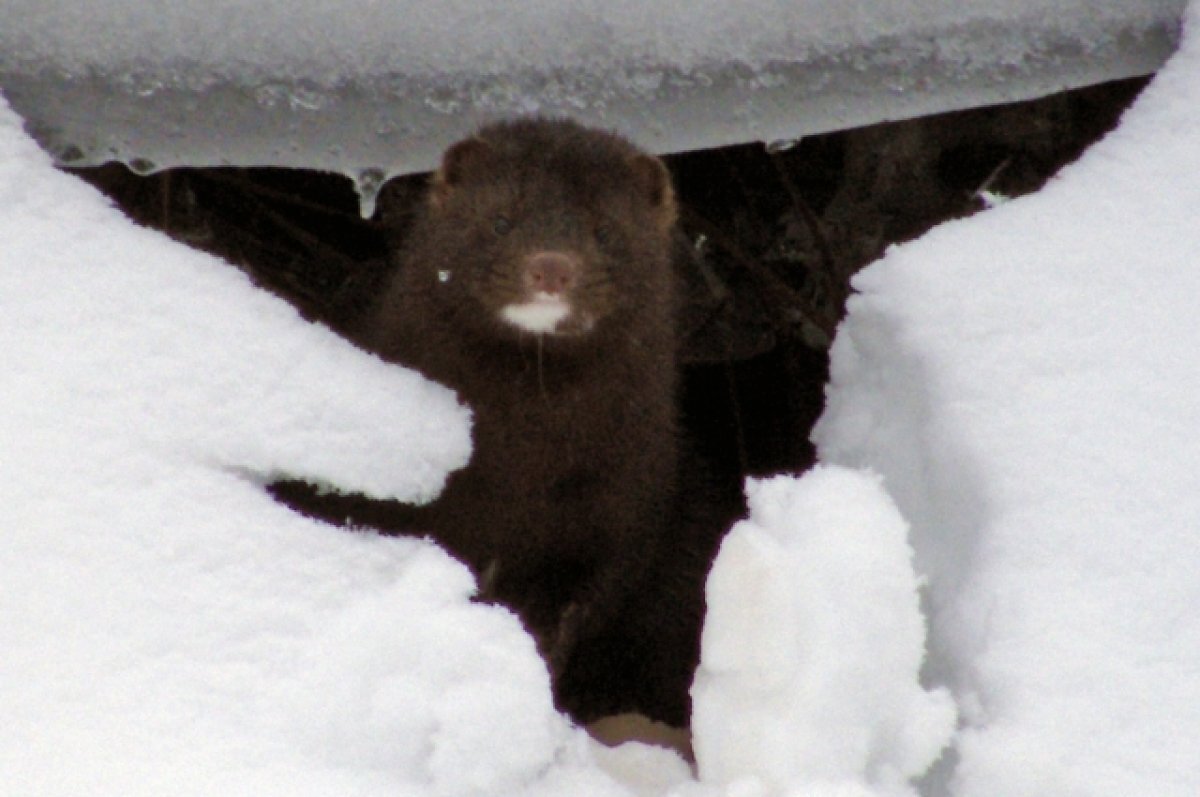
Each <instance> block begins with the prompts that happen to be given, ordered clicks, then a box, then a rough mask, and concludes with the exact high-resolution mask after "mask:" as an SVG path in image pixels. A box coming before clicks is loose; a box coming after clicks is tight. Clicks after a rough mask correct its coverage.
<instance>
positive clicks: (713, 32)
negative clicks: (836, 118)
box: [0, 0, 1181, 87]
mask: <svg viewBox="0 0 1200 797" xmlns="http://www.w3.org/2000/svg"><path fill="white" fill-rule="evenodd" d="M1164 9H1174V10H1175V12H1176V13H1178V11H1179V10H1180V9H1181V6H1180V4H1178V3H1162V2H1157V3H1156V2H1146V1H1145V0H1142V1H1141V2H1132V3H1131V2H1128V0H1126V2H1113V0H1107V2H1095V0H1020V1H1017V2H1008V3H999V4H998V3H996V2H994V0H966V2H963V1H962V0H892V1H891V2H886V3H884V2H879V0H803V1H802V2H791V3H780V2H772V1H771V0H754V1H753V2H750V3H739V4H730V3H728V2H724V1H723V0H697V2H688V3H680V2H653V3H646V2H638V0H573V1H572V2H562V0H527V1H526V2H522V3H515V4H511V5H509V6H505V7H504V8H503V9H501V8H499V7H497V6H495V5H494V4H490V3H485V2H479V0H447V1H444V2H437V3H433V2H428V1H427V0H384V1H382V2H381V1H380V0H345V1H344V2H340V3H337V4H329V3H324V2H320V0H301V1H300V2H288V3H280V2H254V3H251V2H246V0H215V1H214V0H209V1H208V2H203V3H197V2H184V3H172V4H169V5H156V4H149V3H146V2H143V1H142V0H105V2H98V3H89V4H86V5H81V4H79V3H74V2H71V1H70V0H4V2H3V4H0V12H2V13H3V16H4V17H5V18H6V19H8V20H16V21H17V22H16V24H12V25H8V26H6V32H4V33H2V34H0V52H2V53H3V57H4V61H7V62H20V63H32V64H37V65H44V64H53V65H55V66H56V67H57V68H60V69H63V70H65V71H67V72H80V71H84V70H89V69H97V68H98V69H102V70H106V71H112V72H114V73H118V72H120V71H121V70H131V69H133V70H136V69H138V68H142V67H144V66H145V65H147V64H154V65H158V69H157V70H154V71H155V72H156V73H157V74H159V75H161V76H163V77H164V79H168V80H171V81H176V82H184V81H191V80H213V79H234V80H238V81H243V80H247V79H261V78H274V79H283V78H291V79H304V80H308V81H310V82H311V83H312V84H313V85H314V86H321V87H333V86H337V85H339V84H341V83H344V82H347V81H351V80H362V79H364V78H371V77H375V76H379V75H386V74H389V73H397V74H404V75H410V76H413V75H431V76H440V75H444V74H447V73H451V74H453V73H461V74H467V75H479V76H486V75H502V74H505V73H511V72H517V71H521V70H539V71H546V70H553V69H568V70H570V69H576V68H583V69H585V70H589V71H593V72H605V71H608V70H609V69H611V68H612V66H613V65H614V63H620V64H624V65H627V66H631V67H633V68H635V69H636V68H637V67H639V66H662V65H671V66H673V67H675V68H677V69H679V70H681V71H683V72H687V71H689V70H692V69H695V68H697V67H701V66H705V65H709V64H715V63H729V62H734V63H739V64H746V65H749V66H752V67H756V66H763V65H766V64H769V63H771V62H773V61H793V60H803V59H806V58H811V57H812V56H813V55H815V54H820V53H826V52H836V51H838V50H842V49H845V48H846V47H847V46H848V45H851V44H856V43H860V42H867V41H872V40H876V39H880V40H888V39H893V40H896V39H904V38H906V37H911V36H918V35H923V34H925V33H927V32H928V31H929V30H930V28H931V27H932V26H937V25H946V24H948V23H953V24H954V25H955V26H957V25H959V24H960V23H962V22H963V21H964V20H965V21H968V22H969V21H977V22H994V21H997V20H1004V21H1006V22H1008V23H1010V24H1017V25H1022V24H1028V23H1030V22H1035V23H1037V24H1039V25H1046V24H1047V22H1048V20H1049V19H1056V20H1057V22H1056V23H1055V24H1054V26H1053V27H1049V28H1047V30H1048V31H1066V32H1070V33H1072V34H1073V35H1074V36H1075V37H1076V38H1077V39H1078V40H1079V41H1096V40H1098V39H1099V38H1101V37H1103V36H1105V35H1109V32H1110V31H1111V26H1112V25H1113V23H1114V22H1125V21H1128V20H1130V19H1134V20H1139V21H1141V22H1142V23H1144V24H1148V23H1151V22H1154V21H1156V20H1157V19H1159V15H1160V14H1161V13H1162V11H1163V10H1164ZM1026 47H1027V44H1025V43H1022V42H1019V41H1012V40H1010V41H1008V42H1005V43H1004V44H1003V45H1002V48H1001V49H999V50H998V54H1001V55H1003V54H1004V53H1007V56H1006V57H1007V58H1008V59H1009V60H1016V59H1019V58H1020V57H1021V56H1022V54H1023V53H1025V52H1026V49H1025V48H1026ZM981 55H982V54H981V53H979V52H972V51H970V50H966V49H963V50H956V49H954V48H949V47H944V48H943V50H942V53H941V56H942V57H943V58H945V59H947V60H950V61H953V62H958V63H963V64H966V63H970V62H971V61H973V60H978V59H979V58H980V56H981ZM197 67H198V68H199V70H197V71H192V70H193V69H195V68H197Z"/></svg>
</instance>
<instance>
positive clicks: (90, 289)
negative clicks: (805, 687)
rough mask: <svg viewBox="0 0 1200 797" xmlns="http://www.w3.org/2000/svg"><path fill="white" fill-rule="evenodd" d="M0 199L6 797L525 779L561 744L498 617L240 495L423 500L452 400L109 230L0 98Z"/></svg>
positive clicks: (1, 683)
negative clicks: (307, 484)
mask: <svg viewBox="0 0 1200 797" xmlns="http://www.w3.org/2000/svg"><path fill="white" fill-rule="evenodd" d="M0 208H2V211H0V241H3V247H2V248H0V351H2V352H3V356H2V362H3V365H2V368H3V378H2V379H0V406H3V407H4V413H3V415H2V416H0V452H3V453H2V455H0V456H2V459H0V530H2V531H0V533H2V534H3V545H2V546H0V573H2V574H3V576H2V577H0V629H3V630H2V632H0V634H2V636H3V643H2V646H0V651H2V652H0V706H3V714H4V716H5V721H6V727H7V729H8V730H7V731H6V733H5V734H4V736H3V741H0V771H2V772H4V783H5V789H6V791H9V792H11V793H13V794H18V793H19V794H36V795H55V794H127V795H143V794H144V795H150V794H164V793H170V794H177V795H213V794H247V793H254V794H265V795H269V794H288V795H306V794H311V795H328V794H397V793H415V792H419V793H430V794H439V795H443V794H444V795H452V794H467V793H503V792H511V791H513V790H514V789H516V787H518V786H519V785H521V784H526V783H532V782H535V781H536V780H537V779H538V778H539V777H540V776H541V774H542V773H543V771H544V770H545V769H546V768H547V767H548V766H549V765H550V764H551V763H552V762H553V761H554V759H555V757H556V756H557V755H558V753H559V752H560V751H561V750H562V749H563V748H564V745H568V744H569V743H570V740H571V739H572V738H573V735H572V733H571V731H570V729H569V728H568V725H567V723H566V721H565V720H564V719H563V718H562V717H560V716H559V715H558V714H557V713H556V712H555V711H554V709H553V706H552V704H551V700H550V693H549V682H548V676H547V674H546V672H545V668H544V665H543V664H542V661H541V659H540V658H539V657H538V655H537V653H536V651H535V649H534V646H533V644H532V642H531V640H530V639H529V637H528V635H527V634H525V633H524V631H523V630H522V628H521V626H520V623H519V622H518V621H517V620H516V618H514V617H513V616H511V615H510V614H508V613H507V612H505V611H503V610H501V609H497V608H493V607H485V606H481V605H474V604H471V603H470V602H469V599H470V596H471V594H472V593H473V591H474V583H473V581H472V579H471V577H470V575H469V573H468V572H467V571H466V569H465V568H464V567H462V566H461V565H459V564H457V563H455V562H453V561H452V560H450V559H449V557H447V556H446V555H445V554H444V553H442V552H441V551H439V550H437V549H435V548H434V547H433V546H432V545H430V544H429V543H426V542H421V541H417V540H387V539H382V538H378V537H372V536H368V535H359V534H351V533H348V532H345V531H340V530H336V529H331V528H328V527H323V526H320V525H319V524H316V523H313V522H311V521H308V520H306V519H304V518H302V517H300V516H298V515H296V514H294V513H292V512H290V511H288V510H286V509H285V508H283V507H281V506H279V505H277V504H275V503H274V502H273V501H272V500H271V499H270V497H269V496H268V495H267V494H266V493H265V491H264V490H263V482H264V481H265V480H266V479H268V478H270V477H271V476H273V475H276V474H283V473H286V474H291V475H296V476H302V477H305V478H310V479H314V480H319V481H325V482H331V483H335V484H338V485H340V486H343V487H345V488H347V489H356V490H361V491H364V492H368V493H371V494H375V495H380V496H394V497H398V498H401V499H405V500H410V501H424V500H429V499H430V498H432V497H434V496H435V495H436V494H437V492H438V491H439V490H440V489H441V486H442V484H443V482H444V479H445V477H446V475H447V473H448V472H449V471H451V470H453V469H454V468H458V467H461V466H462V465H463V464H464V463H465V462H466V460H467V457H468V456H469V453H470V430H469V415H468V413H467V411H466V410H465V409H464V408H463V407H461V406H460V405H459V404H458V403H457V402H456V401H455V399H454V396H453V395H452V394H451V393H450V392H449V391H447V390H445V389H443V388H441V387H438V386H436V385H433V384H431V383H429V382H427V381H425V380H424V379H422V378H420V377H419V376H417V375H416V374H414V373H411V372H407V371H404V370H403V369H399V368H394V367H386V366H384V365H383V364H382V363H381V362H379V361H378V360H376V359H374V358H372V357H369V356H368V355H366V354H364V353H362V352H359V351H357V350H356V349H354V348H353V347H351V346H350V345H349V344H347V343H345V342H344V341H342V340H340V339H339V338H337V337H336V336H334V335H333V334H332V333H330V332H328V331H327V330H324V329H321V328H318V327H316V326H313V325H311V324H308V323H306V322H305V321H303V320H302V319H301V318H300V317H299V316H298V315H297V314H296V313H295V312H294V311H293V310H292V309H291V308H290V307H288V306H287V305H286V304H285V303H283V302H281V301H278V300H276V299H274V298H272V297H270V296H268V295H267V294H265V293H264V292H262V291H260V290H257V289H255V288H254V287H253V286H251V285H250V283H249V282H248V280H246V279H245V278H244V277H243V276H242V275H241V274H240V273H239V272H237V271H236V270H234V269H233V268H232V267H230V266H229V265H227V264H224V263H221V262H219V261H217V260H215V259H212V258H210V257H206V256H204V255H201V254H198V253H196V252H193V251H190V250H188V249H186V248H185V247H182V246H180V245H178V244H175V243H173V242H171V241H169V240H168V239H166V238H165V237H163V236H161V235H158V234H156V233H152V232H150V231H147V230H143V229H139V228H136V227H134V226H133V225H131V224H130V223H129V222H128V221H127V220H126V219H124V218H123V217H122V216H121V215H120V214H118V213H117V212H116V211H114V210H112V209H111V208H110V207H108V206H106V203H105V202H104V200H102V199H101V198H100V196H99V195H98V194H96V193H95V192H94V191H92V190H91V189H89V188H87V187H85V186H84V185H83V184H82V183H80V182H79V181H77V180H74V179H73V178H70V177H68V176H66V175H62V174H59V173H57V172H55V171H54V170H53V169H52V168H51V167H50V165H49V163H48V159H47V157H46V156H45V155H44V154H43V153H41V152H40V151H39V150H38V149H37V148H36V147H35V145H34V144H33V143H32V142H31V141H30V140H29V139H28V138H27V137H26V136H25V135H24V133H22V132H21V126H20V122H19V120H18V119H17V118H16V117H14V116H13V115H12V114H11V113H10V112H9V111H8V110H7V108H5V107H3V106H2V105H0ZM497 738H503V739H504V740H505V741H504V744H502V745H497V744H496V743H495V740H496V739H497Z"/></svg>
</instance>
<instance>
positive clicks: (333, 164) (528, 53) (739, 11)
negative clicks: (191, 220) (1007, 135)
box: [0, 0, 1183, 209]
mask: <svg viewBox="0 0 1200 797" xmlns="http://www.w3.org/2000/svg"><path fill="white" fill-rule="evenodd" d="M1182 8H1183V0H1121V1H1120V2H1118V1H1117V0H1110V1H1109V2H1103V3H1096V2H1088V1H1087V0H1022V1H1021V2H1009V3H995V2H982V1H980V0H975V1H974V2H970V3H958V2H951V1H950V0H905V1H904V2H881V0H870V1H868V0H858V1H857V2H852V3H849V2H835V1H834V0H804V1H802V2H793V3H775V2H769V1H768V0H754V2H750V3H738V4H736V5H731V4H728V3H725V2H716V1H715V0H705V2H699V3H683V2H658V3H640V2H634V0H622V1H621V2H601V0H592V2H574V3H560V2H550V1H549V0H543V1H542V2H526V3H521V4H517V5H514V6H512V7H509V6H506V7H505V8H504V10H503V11H499V10H497V8H496V7H495V6H494V5H493V4H488V3H480V2H467V1H466V0H457V1H456V2H449V3H433V2H399V1H398V0H393V1H392V2H379V0H352V1H351V2H344V3H337V4H332V5H330V4H326V3H320V2H315V1H314V2H300V3H262V2H259V3H248V2H244V0H241V1H238V2H234V1H233V0H226V2H221V3H208V2H205V3H200V2H193V3H179V4H171V5H169V6H166V7H163V6H161V5H152V4H147V3H143V2H103V3H94V4H80V3H75V2H71V0H51V1H50V2H41V1H40V0H0V18H2V19H4V20H5V25H3V26H0V85H2V86H4V88H5V91H6V94H7V96H8V98H9V101H10V102H11V103H12V105H13V107H14V108H15V109H16V110H17V111H18V112H19V113H21V114H22V115H23V116H24V117H25V118H26V119H27V120H28V121H29V123H30V125H31V128H32V130H33V132H34V134H35V137H37V138H38V139H39V140H40V141H41V142H42V143H43V144H44V145H45V146H46V147H47V148H48V149H49V150H50V151H51V152H52V153H54V155H55V156H56V157H57V158H59V159H60V160H61V161H62V162H65V163H70V164H74V165H87V164H95V163H101V162H104V161H106V160H112V159H115V160H121V161H124V162H126V163H129V164H131V165H132V166H133V167H134V168H135V170H139V171H151V170H155V169H161V168H166V167H170V166H177V165H258V166H270V165H277V166H290V167H302V168H311V169H322V170H329V171H336V172H341V173H344V174H347V175H349V176H351V177H352V178H354V179H355V180H356V182H357V183H358V184H359V186H360V190H361V191H362V193H363V195H364V197H365V199H366V200H367V207H366V209H369V207H370V203H371V202H372V201H373V197H374V191H375V189H376V188H377V187H378V185H379V184H381V183H382V181H383V180H384V179H386V178H387V177H388V176H391V175H394V174H399V173H405V172H412V171H419V170H422V169H425V168H429V167H430V166H432V165H433V163H434V162H435V160H436V157H437V155H438V153H439V152H440V151H441V150H442V149H443V148H444V147H445V146H446V145H447V144H448V143H450V142H451V141H453V140H455V139H457V138H459V137H461V136H462V135H464V134H465V133H467V132H468V131H469V130H471V129H473V128H474V127H476V126H478V125H479V124H480V123H482V122H484V121H486V120H490V119H493V118H495V117H496V116H501V115H511V114H514V113H529V112H542V113H555V114H559V113H567V114H570V115H572V116H575V117H577V118H579V119H581V120H582V121H585V122H589V123H593V124H598V125H601V126H604V127H610V128H615V129H618V130H620V131H622V132H624V133H627V134H629V135H631V136H632V137H633V138H634V140H635V141H637V142H638V143H639V144H640V145H642V146H644V147H646V148H648V149H651V150H654V151H660V152H676V151H684V150H690V149H696V148H701V147H711V146H718V145H722V144H729V143H738V142H745V141H752V140H763V141H774V140H791V139H795V138H797V137H800V136H804V135H810V134H815V133H820V132H827V131H829V130H836V129H845V128H848V127H854V126H859V125H864V124H871V123H874V122H878V121H882V120H885V119H900V118H906V117H911V116H917V115H921V114H926V113H933V112H938V111H944V110H950V109H955V108H962V107H972V106H977V105H983V104H990V103H995V102H1002V101H1012V100H1017V99H1025V98H1029V97H1034V96H1040V95H1043V94H1046V93H1050V92H1054V91H1059V90H1061V89H1063V88H1067V87H1071V86H1079V85H1086V84H1090V83H1095V82H1099V81H1102V80H1106V79H1112V78H1117V77H1127V76H1130V75H1135V74H1145V73H1147V72H1150V71H1152V70H1154V69H1155V68H1157V67H1158V66H1159V65H1161V63H1162V62H1163V61H1164V60H1165V59H1166V57H1167V55H1168V54H1169V53H1170V51H1171V50H1172V49H1173V46H1174V40H1175V36H1176V31H1177V23H1178V19H1179V15H1180V13H1181V11H1182Z"/></svg>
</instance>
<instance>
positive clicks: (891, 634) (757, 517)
mask: <svg viewBox="0 0 1200 797" xmlns="http://www.w3.org/2000/svg"><path fill="white" fill-rule="evenodd" d="M747 498H748V502H749V507H750V513H751V517H750V519H748V520H745V521H742V522H741V523H739V524H738V525H736V526H735V527H734V528H733V530H732V531H731V532H730V533H729V536H727V537H726V538H725V541H724V543H723V544H722V546H721V552H720V555H719V556H718V557H717V561H716V563H715V565H714V566H713V571H712V574H711V575H710V576H709V581H708V590H707V596H708V601H709V605H710V608H709V613H708V618H707V620H706V622H705V626H704V638H703V654H702V660H701V665H700V670H699V672H698V674H697V678H696V684H695V686H694V687H693V691H692V696H693V699H694V701H695V707H694V712H693V725H692V729H693V732H694V734H695V748H696V761H697V764H698V766H699V772H700V777H701V779H702V780H703V781H705V782H708V783H715V784H737V787H738V788H739V789H752V791H747V792H745V793H756V794H791V793H801V794H805V795H813V797H817V795H835V794H842V795H845V794H862V795H868V794H879V795H903V794H915V792H914V791H913V790H912V789H911V788H910V787H909V786H908V781H909V779H911V778H915V777H919V776H920V775H922V774H924V773H925V772H926V770H927V769H928V768H929V767H930V765H931V764H932V763H933V762H934V761H935V760H936V759H937V757H938V755H939V754H940V753H941V750H942V748H943V747H944V746H945V745H946V743H947V742H948V741H949V739H950V735H951V733H952V731H953V729H954V721H955V709H954V706H953V704H952V703H951V702H950V699H949V696H948V694H946V693H945V692H944V691H937V692H932V693H930V692H926V691H925V690H923V689H922V688H921V686H920V685H919V683H918V673H919V671H920V668H921V664H922V662H923V660H924V656H925V627H924V620H923V618H922V616H921V612H920V608H919V606H918V597H917V588H918V581H917V578H916V576H915V574H914V572H913V569H912V564H911V556H912V551H911V549H910V548H909V545H908V540H907V532H908V527H907V525H906V524H905V522H904V520H903V519H902V518H901V517H900V515H899V514H898V513H897V511H896V508H895V506H894V505H893V504H892V502H891V500H890V499H889V498H888V497H887V495H886V494H885V493H884V492H883V491H882V489H881V488H880V486H879V484H878V482H877V480H876V479H874V478H872V477H869V476H865V475H862V474H859V473H856V472H854V471H849V470H843V469H840V468H829V467H818V468H816V469H815V470H813V471H812V472H810V473H808V474H806V475H805V476H804V477H803V478H801V479H799V480H796V479H793V478H791V477H786V476H781V477H777V478H775V479H774V480H771V481H764V482H751V483H750V484H749V486H748V488H747Z"/></svg>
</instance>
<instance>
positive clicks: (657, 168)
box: [630, 153, 678, 230]
mask: <svg viewBox="0 0 1200 797" xmlns="http://www.w3.org/2000/svg"><path fill="white" fill-rule="evenodd" d="M630 166H631V167H632V168H633V177H634V181H635V182H636V183H637V185H638V187H639V188H640V189H641V191H642V192H643V194H642V195H643V196H645V197H646V200H647V201H648V202H649V203H650V207H652V208H654V209H655V210H657V211H658V222H659V225H660V226H661V227H662V229H664V230H665V229H670V227H671V225H673V224H674V223H675V217H676V214H677V212H678V211H677V210H676V207H675V190H674V189H673V188H672V187H671V174H670V172H668V171H667V167H666V166H665V165H664V164H663V162H662V161H660V160H659V159H658V158H656V157H654V156H653V155H645V154H641V153H639V154H637V155H634V156H633V159H632V160H631V161H630Z"/></svg>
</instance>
